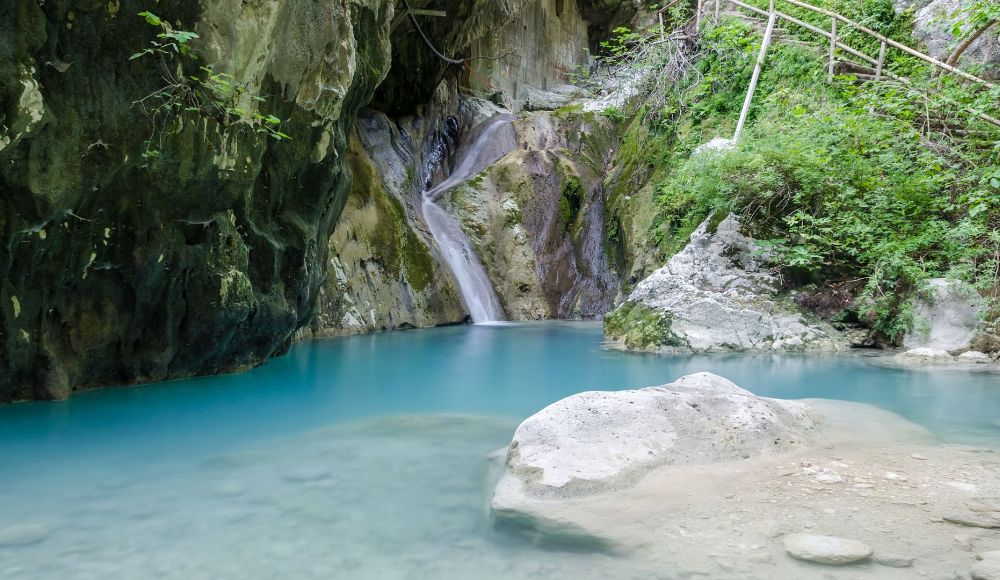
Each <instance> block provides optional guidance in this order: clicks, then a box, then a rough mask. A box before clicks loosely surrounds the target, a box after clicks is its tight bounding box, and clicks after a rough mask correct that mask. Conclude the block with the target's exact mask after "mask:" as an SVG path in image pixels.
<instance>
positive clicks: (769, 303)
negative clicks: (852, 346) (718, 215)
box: [605, 216, 847, 352]
mask: <svg viewBox="0 0 1000 580" xmlns="http://www.w3.org/2000/svg"><path fill="white" fill-rule="evenodd" d="M605 332H606V334H607V335H608V337H609V338H610V339H612V340H613V341H615V342H616V343H618V344H620V345H623V346H624V347H626V348H629V349H635V350H648V351H660V352H663V351H673V350H689V351H696V352H712V351H727V350H731V351H779V350H790V351H805V350H840V349H844V348H846V347H847V342H846V340H845V339H844V338H843V337H842V336H841V335H840V333H838V332H837V331H836V330H834V329H833V327H831V326H830V325H829V324H826V323H824V322H822V321H819V320H813V319H810V318H809V317H807V316H806V315H805V314H803V313H802V312H801V311H800V310H799V309H798V308H797V306H796V305H795V304H794V303H793V302H792V301H791V300H789V299H787V298H785V297H782V296H781V295H780V285H779V283H778V280H777V278H776V277H775V276H774V275H773V274H772V273H771V272H770V271H769V269H768V264H767V263H766V261H765V260H764V259H763V258H762V256H761V253H760V251H759V249H758V248H757V246H756V244H755V242H754V241H753V240H752V239H750V238H748V237H747V236H744V235H743V234H741V233H740V225H739V222H738V221H737V220H736V218H734V217H733V216H729V217H727V218H726V219H724V220H722V222H721V223H719V224H718V227H717V228H716V229H715V231H714V232H713V231H710V220H706V221H705V222H704V223H702V224H701V225H700V226H699V227H698V229H697V230H695V232H694V233H693V234H692V235H691V241H690V243H689V244H688V245H687V247H685V248H684V250H682V251H681V252H679V253H678V254H677V255H675V256H674V257H673V258H671V259H670V261H669V262H668V263H667V265H666V266H664V267H663V268H660V269H659V270H657V271H655V272H653V273H652V274H651V275H650V276H649V277H647V278H646V279H645V280H642V281H641V282H639V284H638V285H636V287H635V289H634V290H633V291H632V293H631V294H630V295H629V297H628V299H626V301H625V302H624V303H623V304H622V305H621V306H619V307H618V309H616V310H615V311H614V312H612V313H611V314H609V315H608V316H607V317H606V318H605Z"/></svg>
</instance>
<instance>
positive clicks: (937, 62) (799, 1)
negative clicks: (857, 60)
mask: <svg viewBox="0 0 1000 580" xmlns="http://www.w3.org/2000/svg"><path fill="white" fill-rule="evenodd" d="M723 1H724V2H731V3H733V4H736V5H737V6H740V7H741V8H745V9H748V10H750V11H752V12H756V13H758V14H761V15H764V16H766V15H767V11H766V10H762V9H760V8H757V7H756V6H750V5H748V4H745V3H743V2H740V1H739V0H723ZM779 1H781V2H787V3H789V4H791V5H793V6H798V7H799V8H803V9H805V10H810V11H812V12H815V13H817V14H822V15H824V16H828V17H830V18H832V19H835V20H839V21H841V22H843V23H844V24H847V25H848V26H851V27H854V28H855V29H857V30H859V31H860V32H863V33H865V34H867V35H868V36H871V37H872V38H874V39H875V40H878V41H879V42H884V43H886V44H887V45H889V46H891V47H893V48H896V49H899V50H901V51H903V52H905V53H907V54H909V55H910V56H915V57H917V58H919V59H921V60H923V61H925V62H928V63H930V64H932V65H934V66H936V67H938V68H940V69H942V70H945V71H948V72H950V73H953V74H956V75H958V76H960V77H962V78H964V79H966V80H969V81H972V82H975V83H978V84H980V85H983V86H985V87H987V88H993V87H994V86H996V85H994V84H993V83H991V82H989V81H987V80H985V79H981V78H979V77H977V76H975V75H973V74H969V73H967V72H965V71H963V70H962V69H960V68H957V67H954V66H952V65H950V64H948V63H945V62H942V61H940V60H938V59H936V58H934V57H933V56H930V55H927V54H924V53H922V52H920V51H919V50H915V49H912V48H910V47H909V46H906V45H905V44H902V43H900V42H896V41H895V40H893V39H891V38H889V37H887V36H883V35H882V34H879V33H878V32H875V31H874V30H872V29H870V28H868V27H866V26H864V25H863V24H860V23H858V22H855V21H854V20H851V19H850V18H847V17H846V16H844V15H842V14H839V13H837V12H833V11H832V10H827V9H826V8H820V7H819V6H813V5H812V4H808V3H806V2H802V0H779ZM778 18H781V19H783V20H787V21H789V22H791V23H793V24H796V25H798V26H802V27H803V28H805V29H807V30H810V31H811V32H815V33H817V34H821V35H823V36H825V37H827V38H829V37H830V36H831V34H830V33H829V32H826V31H823V30H821V29H819V28H817V27H815V26H812V25H808V24H807V23H805V22H803V21H801V20H798V19H794V18H792V17H791V16H789V15H788V14H784V13H782V12H780V11H779V12H778ZM837 47H838V48H840V49H842V50H846V51H847V52H850V53H851V54H853V55H854V56H858V57H861V58H864V59H865V60H867V61H869V62H872V63H875V62H876V61H875V60H874V59H872V58H871V57H869V56H867V55H862V54H859V52H860V51H856V50H854V49H851V48H849V47H847V46H846V45H843V44H841V43H838V44H837Z"/></svg>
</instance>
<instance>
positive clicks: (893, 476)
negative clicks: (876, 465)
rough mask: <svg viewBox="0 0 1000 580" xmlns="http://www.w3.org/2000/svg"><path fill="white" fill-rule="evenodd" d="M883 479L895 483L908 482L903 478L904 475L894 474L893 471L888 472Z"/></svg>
mask: <svg viewBox="0 0 1000 580" xmlns="http://www.w3.org/2000/svg"><path fill="white" fill-rule="evenodd" d="M883 477H885V478H886V479H891V480H894V481H906V478H905V477H903V476H902V475H900V474H898V473H893V472H891V471H886V472H885V475H884V476H883Z"/></svg>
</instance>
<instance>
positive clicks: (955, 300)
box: [903, 278, 986, 351]
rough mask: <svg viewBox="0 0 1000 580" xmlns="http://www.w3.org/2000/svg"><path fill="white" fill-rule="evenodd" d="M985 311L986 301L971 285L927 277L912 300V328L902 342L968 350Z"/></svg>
mask: <svg viewBox="0 0 1000 580" xmlns="http://www.w3.org/2000/svg"><path fill="white" fill-rule="evenodd" d="M985 311H986V301H985V300H983V298H982V296H980V295H979V293H978V292H976V289H975V288H972V287H970V286H969V285H967V284H965V283H963V282H959V281H957V280H947V279H944V278H934V279H931V280H928V281H927V283H926V285H925V286H924V287H923V288H922V289H921V290H919V291H918V292H917V294H916V297H915V298H914V300H913V330H911V331H910V332H909V333H907V335H906V337H905V338H904V339H903V345H904V346H906V348H911V349H912V348H929V349H937V350H945V351H956V350H965V349H968V348H969V344H970V343H971V342H972V340H973V339H974V338H975V337H976V333H977V330H978V328H979V325H980V322H981V321H982V317H983V314H984V313H985Z"/></svg>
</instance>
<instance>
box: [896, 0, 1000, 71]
mask: <svg viewBox="0 0 1000 580" xmlns="http://www.w3.org/2000/svg"><path fill="white" fill-rule="evenodd" d="M972 3H973V0H933V1H931V2H927V1H926V0H917V1H912V0H911V1H906V2H897V3H896V6H897V9H899V8H902V9H905V8H908V7H909V6H911V5H912V6H913V8H914V9H916V13H915V14H914V36H916V37H917V39H918V40H920V41H921V42H923V43H924V45H926V48H927V53H928V54H930V55H931V56H933V57H935V58H938V59H940V60H947V58H948V56H949V55H950V54H951V51H952V50H953V49H954V47H955V44H957V42H958V41H957V39H956V38H955V37H954V35H953V34H952V27H953V26H954V24H955V21H956V17H955V13H956V12H958V11H960V10H961V9H962V8H964V7H967V6H969V5H971V4H972ZM958 64H959V66H960V67H962V68H969V67H983V69H984V70H983V71H982V73H981V74H982V75H983V76H985V77H987V78H991V79H996V78H1000V28H997V25H994V26H993V28H991V29H989V30H987V31H986V32H985V33H984V34H983V35H982V36H981V37H979V38H978V39H977V40H976V41H975V42H973V43H972V45H971V46H969V48H968V49H967V50H966V51H965V52H964V53H963V54H962V57H961V58H960V59H959V62H958Z"/></svg>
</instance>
